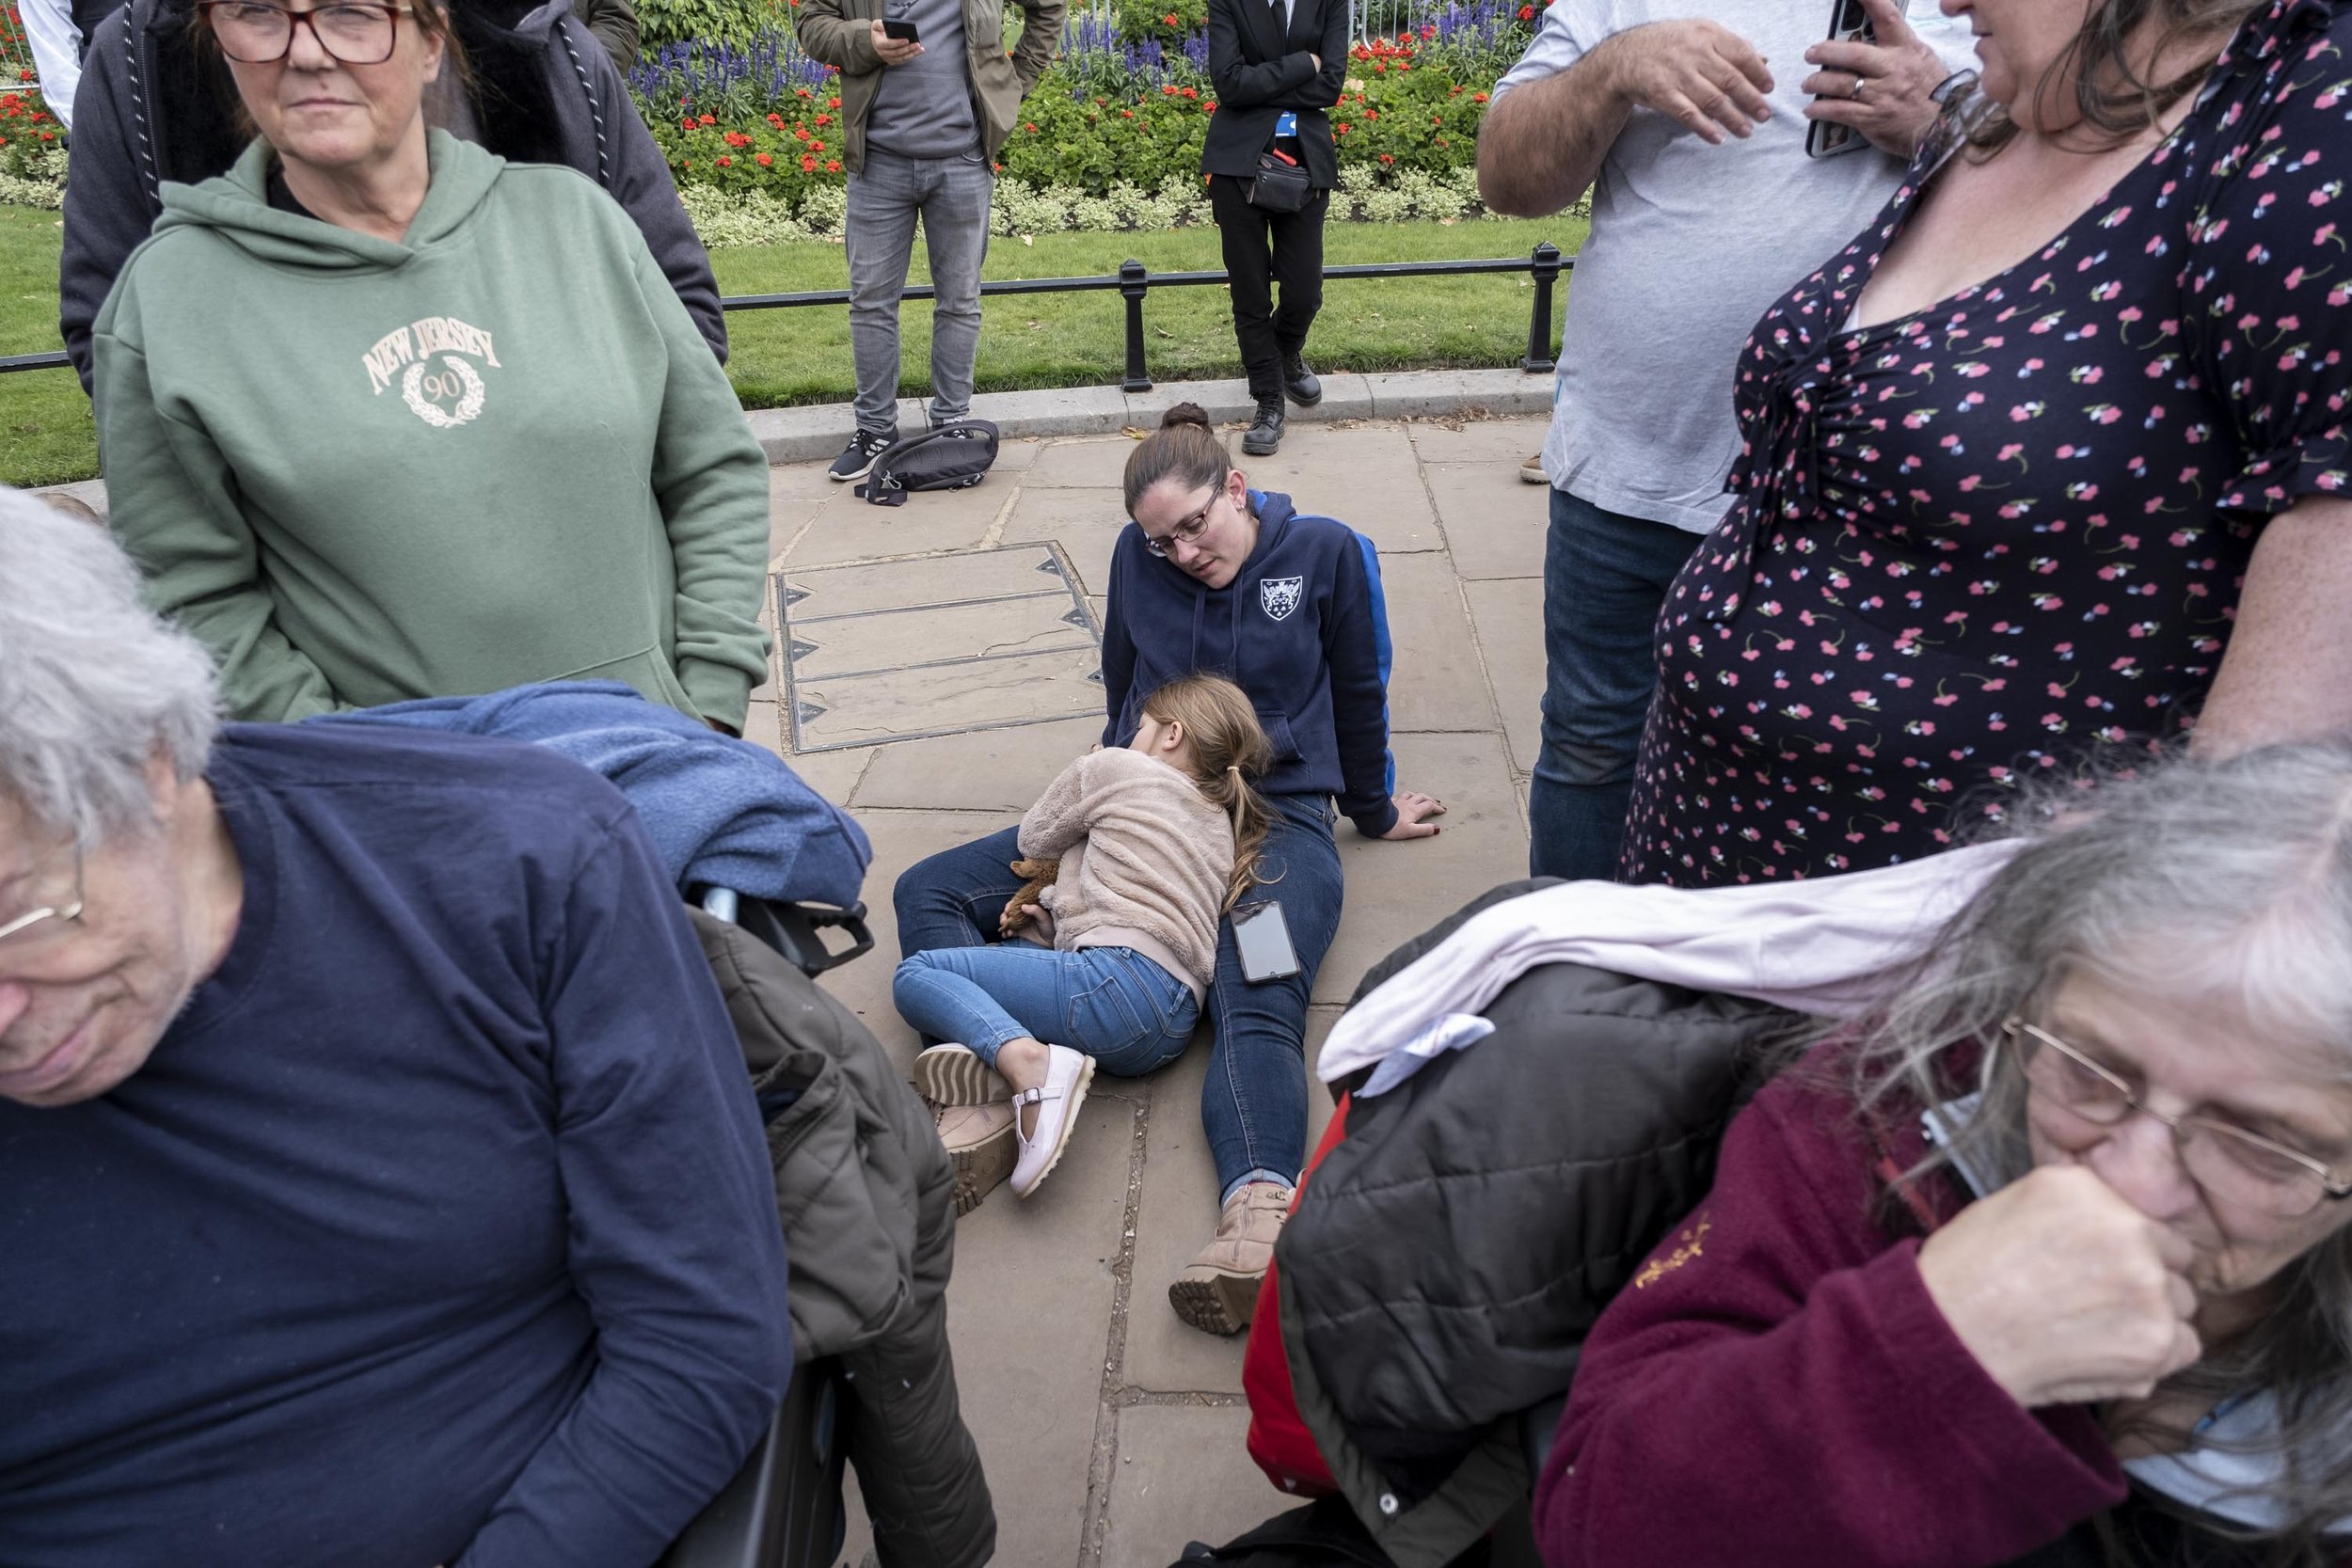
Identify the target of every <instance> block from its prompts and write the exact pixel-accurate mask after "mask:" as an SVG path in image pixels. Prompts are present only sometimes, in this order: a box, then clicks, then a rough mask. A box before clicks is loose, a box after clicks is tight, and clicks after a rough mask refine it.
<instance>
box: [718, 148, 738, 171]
mask: <svg viewBox="0 0 2352 1568" xmlns="http://www.w3.org/2000/svg"><path fill="white" fill-rule="evenodd" d="M719 166H720V167H721V168H733V167H734V166H735V160H734V159H732V158H730V157H728V156H727V155H726V154H725V153H723V152H722V153H720V154H719Z"/></svg>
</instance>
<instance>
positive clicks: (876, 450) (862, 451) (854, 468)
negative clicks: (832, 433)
mask: <svg viewBox="0 0 2352 1568" xmlns="http://www.w3.org/2000/svg"><path fill="white" fill-rule="evenodd" d="M897 440H898V432H897V431H895V430H894V431H892V432H890V433H889V434H888V435H884V434H882V432H881V431H878V430H859V431H853V432H851V433H850V444H849V445H848V446H846V447H843V448H842V449H841V455H840V456H838V457H836V458H834V460H833V467H830V468H827V469H826V470H825V474H826V477H828V478H830V479H832V480H834V482H835V483H849V482H850V480H853V479H864V478H865V477H866V475H867V474H869V473H871V472H873V470H874V459H875V458H877V457H880V456H881V455H882V453H883V452H885V451H889V450H890V448H891V446H892V445H893V444H894V443H895V442H897Z"/></svg>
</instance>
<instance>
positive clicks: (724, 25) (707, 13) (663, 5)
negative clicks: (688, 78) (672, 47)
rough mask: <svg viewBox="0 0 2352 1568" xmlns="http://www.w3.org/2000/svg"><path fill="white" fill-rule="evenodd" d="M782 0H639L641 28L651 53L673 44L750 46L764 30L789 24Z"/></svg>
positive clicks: (639, 31) (646, 45)
mask: <svg viewBox="0 0 2352 1568" xmlns="http://www.w3.org/2000/svg"><path fill="white" fill-rule="evenodd" d="M785 12H786V7H785V6H784V5H782V4H780V3H778V0H637V30H638V34H639V37H640V38H641V39H642V40H643V41H644V47H645V49H646V51H647V52H648V53H651V52H652V51H654V50H656V49H660V48H661V47H662V46H663V45H665V44H672V43H689V42H703V43H727V44H733V45H735V46H736V47H738V48H748V47H750V46H751V44H752V43H753V42H754V41H755V40H757V39H758V37H759V35H760V34H761V32H762V31H764V30H766V29H768V28H771V27H777V26H782V25H785V24H787V17H786V14H785Z"/></svg>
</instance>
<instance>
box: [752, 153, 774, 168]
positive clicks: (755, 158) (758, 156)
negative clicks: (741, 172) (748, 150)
mask: <svg viewBox="0 0 2352 1568" xmlns="http://www.w3.org/2000/svg"><path fill="white" fill-rule="evenodd" d="M752 162H754V163H755V164H757V165H758V166H760V167H762V168H769V167H772V166H774V164H775V160H774V159H773V158H771V157H770V156H768V154H767V153H765V152H755V153H753V154H752Z"/></svg>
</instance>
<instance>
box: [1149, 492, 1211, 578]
mask: <svg viewBox="0 0 2352 1568" xmlns="http://www.w3.org/2000/svg"><path fill="white" fill-rule="evenodd" d="M1222 499H1225V491H1224V490H1223V488H1222V487H1220V488H1219V489H1218V490H1217V492H1216V494H1215V495H1213V496H1211V497H1210V498H1209V503H1208V505H1206V506H1204V507H1202V508H1201V509H1200V511H1198V512H1196V513H1194V514H1193V515H1191V516H1189V517H1186V518H1185V519H1184V521H1183V522H1181V523H1178V524H1177V525H1176V526H1175V527H1174V528H1172V529H1169V530H1168V531H1167V532H1166V533H1163V534H1160V535H1159V536H1157V537H1156V538H1155V537H1153V536H1152V535H1151V534H1149V533H1147V534H1145V535H1144V536H1143V547H1144V548H1145V549H1147V550H1150V551H1151V552H1152V554H1153V555H1156V556H1158V557H1159V558H1160V559H1161V560H1163V561H1165V560H1167V559H1168V546H1171V545H1174V544H1175V543H1176V542H1177V541H1178V540H1180V539H1181V540H1183V541H1184V542H1185V543H1186V544H1189V543H1191V542H1192V541H1193V540H1195V539H1198V538H1200V535H1201V534H1202V533H1204V532H1206V531H1207V530H1208V527H1209V514H1210V513H1212V512H1214V511H1216V503H1217V502H1218V501H1220V500H1222ZM1142 526H1143V525H1142V524H1141V523H1137V524H1136V527H1137V528H1141V527H1142Z"/></svg>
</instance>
